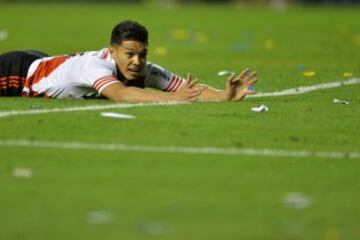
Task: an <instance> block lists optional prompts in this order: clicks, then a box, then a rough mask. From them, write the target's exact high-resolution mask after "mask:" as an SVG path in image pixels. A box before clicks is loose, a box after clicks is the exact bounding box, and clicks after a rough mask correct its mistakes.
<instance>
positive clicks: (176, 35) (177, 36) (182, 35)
mask: <svg viewBox="0 0 360 240" xmlns="http://www.w3.org/2000/svg"><path fill="white" fill-rule="evenodd" d="M171 38H172V39H174V40H177V41H186V40H188V39H189V38H190V33H189V31H188V30H186V29H174V30H172V31H171Z"/></svg>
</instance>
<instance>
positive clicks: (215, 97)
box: [199, 84, 226, 101]
mask: <svg viewBox="0 0 360 240" xmlns="http://www.w3.org/2000/svg"><path fill="white" fill-rule="evenodd" d="M200 87H201V88H202V91H201V95H200V98H199V100H200V101H226V94H225V91H224V90H220V89H216V88H213V87H211V86H209V85H206V84H200Z"/></svg>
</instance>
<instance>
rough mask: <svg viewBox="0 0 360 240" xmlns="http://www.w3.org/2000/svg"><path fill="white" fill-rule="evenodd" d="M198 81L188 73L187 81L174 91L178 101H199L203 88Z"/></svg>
mask: <svg viewBox="0 0 360 240" xmlns="http://www.w3.org/2000/svg"><path fill="white" fill-rule="evenodd" d="M197 83H198V81H197V80H196V79H195V80H193V79H192V76H191V74H190V73H188V74H187V77H186V80H185V82H184V83H183V84H182V85H181V87H179V89H178V90H177V91H176V92H174V96H175V100H176V101H197V100H199V97H200V95H201V88H200V87H199V86H197Z"/></svg>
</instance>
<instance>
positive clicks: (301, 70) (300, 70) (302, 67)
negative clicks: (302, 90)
mask: <svg viewBox="0 0 360 240" xmlns="http://www.w3.org/2000/svg"><path fill="white" fill-rule="evenodd" d="M305 69H306V66H305V65H304V64H299V65H297V66H296V70H297V71H299V72H304V71H305Z"/></svg>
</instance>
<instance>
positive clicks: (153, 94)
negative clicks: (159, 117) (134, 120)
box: [111, 87, 176, 102]
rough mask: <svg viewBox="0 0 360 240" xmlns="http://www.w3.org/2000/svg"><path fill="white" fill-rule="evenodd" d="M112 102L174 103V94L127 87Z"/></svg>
mask: <svg viewBox="0 0 360 240" xmlns="http://www.w3.org/2000/svg"><path fill="white" fill-rule="evenodd" d="M111 100H113V101H116V102H161V101H174V100H176V99H175V96H174V94H173V93H169V92H160V91H147V90H144V89H141V88H136V87H126V88H123V89H121V90H120V91H118V93H117V94H116V96H115V97H114V98H112V99H111Z"/></svg>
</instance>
